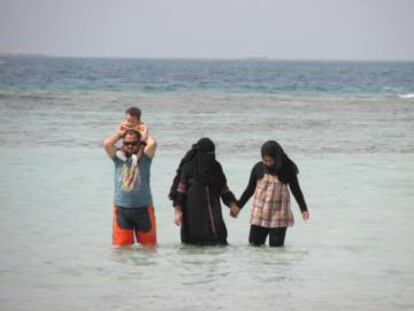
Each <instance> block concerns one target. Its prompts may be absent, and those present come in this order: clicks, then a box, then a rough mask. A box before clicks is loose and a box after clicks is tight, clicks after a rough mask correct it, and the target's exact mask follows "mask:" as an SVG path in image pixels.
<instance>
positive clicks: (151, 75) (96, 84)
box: [0, 56, 414, 98]
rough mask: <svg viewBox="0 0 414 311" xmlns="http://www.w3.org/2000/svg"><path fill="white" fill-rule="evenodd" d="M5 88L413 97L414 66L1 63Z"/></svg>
mask: <svg viewBox="0 0 414 311" xmlns="http://www.w3.org/2000/svg"><path fill="white" fill-rule="evenodd" d="M0 90H3V91H5V90H7V91H9V90H51V91H55V90H58V91H66V90H68V91H69V90H80V91H82V90H85V91H138V92H148V93H157V92H200V91H201V92H203V91H207V92H210V91H213V92H226V93H241V94H243V93H264V94H284V95H305V96H309V95H315V96H324V95H327V96H331V95H333V96H362V97H364V96H369V97H371V96H374V97H376V96H379V97H384V96H385V97H403V98H404V97H408V98H410V97H412V96H414V95H413V94H414V62H322V61H274V60H174V59H170V60H168V59H95V58H55V57H6V56H3V57H0Z"/></svg>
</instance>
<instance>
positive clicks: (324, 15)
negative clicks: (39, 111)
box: [0, 0, 414, 61]
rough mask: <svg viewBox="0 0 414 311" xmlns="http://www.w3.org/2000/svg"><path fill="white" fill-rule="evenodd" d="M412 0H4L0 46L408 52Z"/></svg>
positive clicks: (48, 50)
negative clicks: (69, 0)
mask: <svg viewBox="0 0 414 311" xmlns="http://www.w3.org/2000/svg"><path fill="white" fill-rule="evenodd" d="M412 29H414V1H410V0H398V1H390V0H364V1H357V0H350V1H341V0H330V1H328V0H310V1H304V0H292V1H279V0H275V1H270V0H258V1H256V2H252V1H249V0H237V1H236V0H232V1H226V2H224V3H222V2H221V1H218V0H211V1H208V2H206V1H201V0H177V1H173V2H169V1H165V0H153V1H149V0H140V1H138V0H137V1H134V0H123V1H120V2H113V1H110V0H100V1H98V0H87V1H79V0H75V1H71V2H65V1H63V0H43V1H41V2H39V1H35V0H22V1H11V0H0V54H3V55H4V54H37V55H42V56H50V57H86V58H133V59H246V58H252V59H260V58H265V59H269V60H298V61H300V60H304V61H312V60H315V61H413V60H414V42H413V40H410V39H409V38H411V37H412Z"/></svg>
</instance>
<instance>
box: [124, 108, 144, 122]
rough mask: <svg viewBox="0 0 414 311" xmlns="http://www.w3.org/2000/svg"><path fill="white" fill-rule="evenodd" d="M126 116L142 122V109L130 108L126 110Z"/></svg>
mask: <svg viewBox="0 0 414 311" xmlns="http://www.w3.org/2000/svg"><path fill="white" fill-rule="evenodd" d="M125 114H129V115H130V116H131V117H135V118H137V119H138V120H141V109H139V108H138V107H129V108H128V109H127V110H125Z"/></svg>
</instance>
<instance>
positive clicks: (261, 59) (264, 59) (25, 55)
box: [0, 52, 414, 63]
mask: <svg viewBox="0 0 414 311" xmlns="http://www.w3.org/2000/svg"><path fill="white" fill-rule="evenodd" d="M0 57H10V58H69V59H108V60H112V59H113V60H160V61H169V60H177V61H236V62H237V61H240V62H243V61H244V62H315V63H341V62H342V63H412V62H414V59H411V60H410V59H299V58H297V59H295V58H271V57H266V56H260V57H254V56H245V57H232V58H230V57H222V58H221V57H144V56H142V57H123V56H73V55H72V56H71V55H51V54H41V53H1V52H0Z"/></svg>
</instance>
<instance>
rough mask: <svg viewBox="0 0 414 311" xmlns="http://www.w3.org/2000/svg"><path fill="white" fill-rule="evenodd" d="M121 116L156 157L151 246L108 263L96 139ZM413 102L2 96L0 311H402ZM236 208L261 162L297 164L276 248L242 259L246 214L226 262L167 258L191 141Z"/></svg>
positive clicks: (196, 255)
mask: <svg viewBox="0 0 414 311" xmlns="http://www.w3.org/2000/svg"><path fill="white" fill-rule="evenodd" d="M133 104H137V105H139V106H140V107H141V108H142V109H143V112H144V115H143V120H144V121H145V122H146V123H148V124H149V126H150V129H151V130H152V132H153V134H154V136H156V137H157V139H158V141H159V148H158V151H157V154H156V158H155V160H154V163H153V168H152V188H153V196H154V201H155V207H156V216H157V222H158V239H159V246H158V247H157V248H156V249H155V250H154V249H152V250H151V249H143V248H140V247H138V246H137V247H132V248H126V249H116V248H112V246H111V245H110V243H111V221H112V219H111V200H112V192H113V188H112V187H113V185H112V181H113V179H112V177H113V176H112V174H113V167H112V163H111V161H110V160H108V159H107V158H106V155H105V153H104V151H103V149H102V146H101V141H102V139H103V138H104V137H105V136H106V135H108V134H110V133H111V132H112V131H113V130H114V129H115V128H116V126H117V124H118V122H119V121H120V119H121V118H122V115H123V110H124V109H125V108H126V107H128V106H130V105H133ZM413 105H414V102H413V99H411V98H398V97H392V98H390V97H380V98H379V97H369V96H368V97H367V96H359V97H358V96H357V97H349V98H347V97H344V96H342V95H341V96H338V97H335V96H333V95H332V94H330V95H329V94H327V95H326V96H317V95H314V96H309V97H308V96H299V95H294V96H293V95H292V94H282V95H280V94H258V93H249V94H240V93H232V92H227V91H224V92H223V91H221V92H216V91H214V92H213V91H202V92H201V91H196V90H193V91H180V92H160V93H151V92H150V93H149V92H136V91H134V92H133V91H117V92H112V91H107V90H94V91H82V90H72V91H67V90H46V91H45V90H39V89H37V90H34V91H33V90H27V89H26V90H2V91H1V94H0V145H1V147H0V176H2V177H1V178H0V189H2V191H1V192H0V232H1V235H2V237H3V238H2V240H1V242H0V246H1V250H2V252H1V255H0V308H1V309H2V310H28V309H30V310H56V309H58V310H73V309H79V310H96V309H102V310H113V309H117V310H135V309H140V310H206V309H213V310H230V309H231V310H234V309H238V310H251V309H252V308H262V309H274V308H276V307H279V308H282V309H288V308H289V309H291V310H304V309H305V310H332V309H335V310H349V309H358V310H359V309H363V310H411V309H413V308H414V300H413V298H412V292H413V291H414V265H413V262H414V243H413V241H412V238H411V237H412V236H413V233H414V229H413V226H412V219H413V217H414V212H413V209H412V202H413V201H414V190H413V184H414V178H413V177H412V172H413V168H414V164H413V163H414V143H413V139H412V136H411V135H412V134H411V133H412V132H413V130H414V122H413V121H414V108H413V107H414V106H413ZM204 135H208V136H210V137H212V138H213V139H214V140H215V142H216V144H217V156H218V159H219V160H220V161H221V162H222V164H223V166H224V169H225V172H226V174H227V177H228V180H229V186H230V187H231V189H232V190H233V191H234V192H235V193H236V195H239V194H240V193H241V192H242V191H243V189H244V187H245V185H246V183H247V179H248V176H249V172H250V169H251V167H252V165H253V164H254V163H255V162H256V161H257V160H258V159H259V148H260V145H261V143H262V142H263V141H265V140H267V139H277V140H278V141H279V142H280V143H281V144H282V145H283V146H284V147H285V149H286V151H287V152H288V153H289V155H290V156H291V157H292V158H293V159H294V160H295V161H296V162H297V164H298V165H299V168H300V175H299V178H300V182H301V185H302V188H303V191H304V194H305V197H306V200H307V202H308V205H309V209H310V212H311V220H310V221H309V222H308V223H304V222H303V221H302V220H301V218H300V213H299V208H298V207H297V205H296V203H293V212H294V215H295V217H296V225H295V226H294V227H293V228H292V229H290V230H289V231H288V234H287V240H286V247H285V248H283V249H272V248H269V247H263V248H252V247H249V246H248V245H247V236H248V229H249V225H248V209H246V210H243V211H242V213H241V215H240V217H239V218H238V219H232V218H230V217H229V215H228V211H227V210H225V209H224V212H225V220H226V223H227V227H228V231H229V242H230V245H229V246H228V247H205V248H200V247H187V246H181V245H180V243H179V230H178V228H177V227H176V226H175V225H174V224H173V221H172V216H173V215H172V209H171V207H170V202H169V201H168V200H167V194H168V190H169V186H170V182H171V179H172V177H173V175H174V171H175V168H176V165H177V163H178V161H179V159H180V158H181V156H182V155H183V154H184V153H185V151H186V150H187V149H188V148H189V147H190V146H191V144H192V143H193V142H194V141H195V140H196V139H197V138H199V137H201V136H204Z"/></svg>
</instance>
